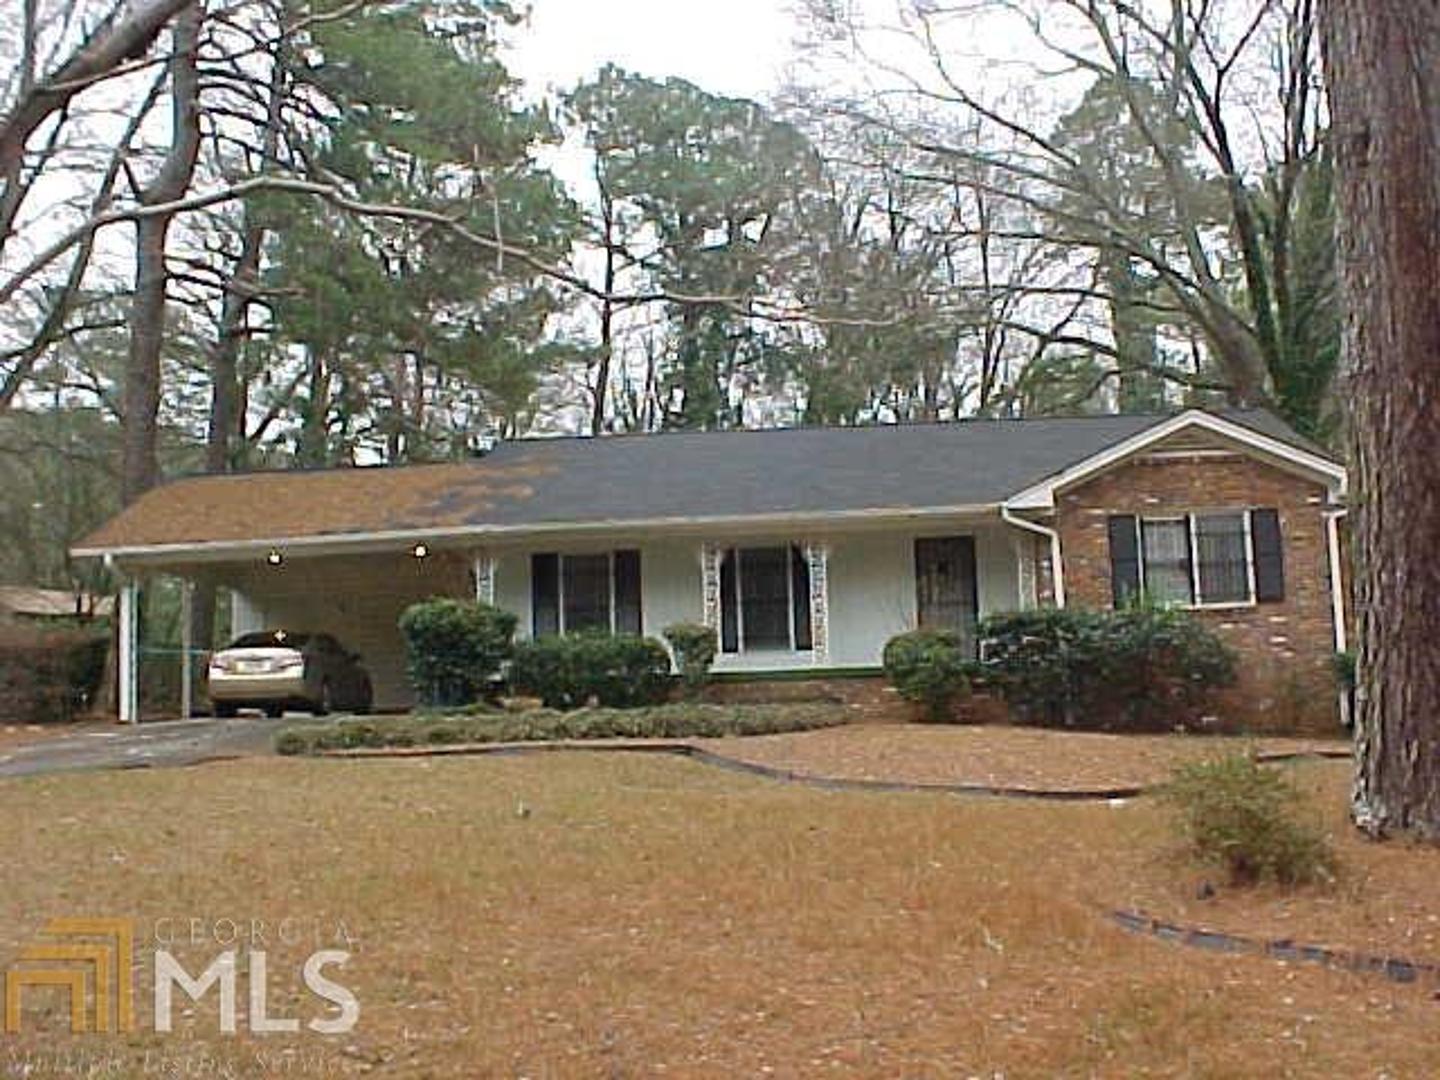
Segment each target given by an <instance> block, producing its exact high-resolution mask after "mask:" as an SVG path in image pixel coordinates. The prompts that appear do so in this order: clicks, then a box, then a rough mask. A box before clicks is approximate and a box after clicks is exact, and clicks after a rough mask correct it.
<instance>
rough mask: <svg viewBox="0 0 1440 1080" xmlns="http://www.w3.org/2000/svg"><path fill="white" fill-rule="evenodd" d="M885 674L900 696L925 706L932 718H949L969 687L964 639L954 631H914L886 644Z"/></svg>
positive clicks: (896, 637)
mask: <svg viewBox="0 0 1440 1080" xmlns="http://www.w3.org/2000/svg"><path fill="white" fill-rule="evenodd" d="M884 664H885V674H886V676H887V677H888V678H889V679H890V682H891V683H892V684H894V686H895V689H896V690H898V691H900V693H901V695H903V696H904V697H906V698H908V699H909V700H911V701H917V702H919V703H920V704H922V705H924V706H925V708H926V711H927V713H928V714H929V717H930V719H931V720H935V721H944V720H948V719H950V716H951V709H952V708H953V706H954V704H955V702H956V701H957V700H959V699H960V698H961V697H962V696H964V695H965V694H966V693H967V692H968V691H969V689H970V676H969V666H970V665H969V663H968V662H967V659H966V656H965V646H964V642H963V641H962V640H961V638H960V635H959V634H957V633H956V632H955V631H953V630H911V631H908V632H907V633H904V634H897V635H896V636H895V637H893V638H891V639H890V640H889V641H888V642H886V643H885V654H884Z"/></svg>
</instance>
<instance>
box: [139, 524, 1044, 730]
mask: <svg viewBox="0 0 1440 1080" xmlns="http://www.w3.org/2000/svg"><path fill="white" fill-rule="evenodd" d="M489 539H490V538H487V540H489ZM199 554H200V556H201V557H191V558H189V559H178V558H175V559H170V560H166V561H159V560H147V561H145V562H139V563H130V564H123V563H122V564H117V568H118V569H119V570H120V571H121V572H123V573H124V574H125V585H124V587H123V589H122V593H121V603H120V663H119V673H120V681H121V692H120V695H119V704H120V713H121V717H122V719H124V720H127V721H134V720H136V719H138V718H139V715H140V704H139V697H138V690H137V682H138V679H137V673H138V668H139V664H138V657H139V655H140V654H141V651H142V650H143V648H144V642H142V641H141V640H140V636H141V635H140V634H139V632H138V625H137V621H136V617H135V615H136V612H137V611H138V609H139V594H140V590H141V589H143V588H144V587H145V586H146V582H147V581H153V580H155V579H156V577H157V576H158V575H168V576H171V577H175V578H179V579H181V580H182V581H184V582H185V583H187V584H186V586H185V587H183V588H182V596H184V597H186V598H188V597H189V596H190V595H191V593H192V588H191V586H192V585H193V584H194V583H197V582H205V583H207V587H208V586H209V585H213V586H215V587H216V588H217V589H220V590H224V591H225V592H227V593H228V594H229V597H230V602H229V611H230V619H229V624H230V625H229V627H228V630H229V633H228V635H220V636H221V637H225V638H227V639H228V638H230V637H235V636H238V635H240V634H243V633H247V632H251V631H255V630H260V629H266V628H275V627H284V628H286V629H289V630H292V631H308V632H314V633H322V632H323V633H328V634H332V635H334V636H335V637H337V638H338V639H339V640H340V641H341V642H342V643H343V644H344V645H345V646H346V647H347V648H348V649H350V650H353V651H355V652H358V653H359V654H360V655H361V656H362V657H363V664H364V666H365V668H366V669H367V670H368V672H369V674H370V677H371V680H372V682H373V685H374V688H375V705H376V707H377V708H378V709H384V710H395V709H405V708H408V707H410V705H411V704H412V701H413V699H412V695H411V691H410V687H409V685H408V682H407V680H406V675H405V655H404V646H403V642H402V640H401V637H400V634H399V631H398V629H397V622H398V620H399V617H400V614H401V612H403V611H404V610H405V608H406V607H408V606H409V605H410V604H412V603H415V602H416V601H418V600H423V599H425V598H427V597H430V596H436V595H444V596H455V597H467V598H470V597H473V598H475V599H477V600H481V601H485V602H488V603H494V604H497V605H498V606H500V607H503V608H505V609H506V610H508V611H511V612H513V613H514V614H515V615H516V616H517V618H518V619H519V630H518V634H519V636H521V637H528V636H532V635H535V634H545V633H553V632H569V631H574V630H578V629H585V628H600V629H607V630H612V631H618V632H639V633H644V634H648V635H653V636H656V637H658V636H660V634H661V631H663V630H664V628H665V627H667V626H670V625H672V624H674V623H679V622H704V623H707V624H708V625H711V626H713V627H714V628H715V629H716V632H717V634H718V636H719V637H720V640H721V642H722V651H721V653H720V655H719V657H718V659H717V662H716V664H715V671H716V672H717V673H720V674H730V675H732V676H735V675H743V674H744V673H748V672H755V673H762V672H777V671H802V670H809V671H815V672H816V673H817V675H818V674H822V673H823V672H824V671H826V670H831V669H854V668H878V666H879V665H880V662H881V654H882V651H883V649H884V646H885V643H886V642H887V641H888V640H889V639H890V638H891V637H893V636H894V635H896V634H899V633H902V632H904V631H906V630H909V629H913V628H915V627H916V626H918V625H922V624H924V625H950V626H954V627H956V628H957V629H960V630H961V631H962V632H969V631H971V630H973V627H974V624H975V622H976V621H977V620H978V619H979V618H983V617H985V616H987V615H990V614H993V613H996V612H1002V611H1010V610H1015V609H1017V608H1024V607H1031V606H1034V605H1035V604H1036V603H1037V600H1038V599H1040V598H1043V597H1044V595H1045V590H1046V585H1045V582H1046V581H1047V580H1048V565H1046V563H1045V560H1044V556H1046V555H1048V546H1047V545H1046V544H1045V543H1044V542H1043V538H1042V537H1040V536H1037V535H1035V534H1034V533H1033V532H1031V531H1029V530H1026V529H1022V528H1019V527H1016V526H1015V525H1013V524H1010V523H1007V522H1006V521H1003V520H1001V519H1000V518H999V517H998V516H981V515H975V516H970V517H961V516H952V517H945V518H938V517H937V518H927V519H925V520H914V519H907V520H901V521H889V522H880V521H876V522H866V523H865V524H863V525H851V526H849V527H845V528H836V527H824V526H822V525H821V524H819V523H812V524H807V525H805V526H803V527H791V528H765V529H755V528H748V529H741V528H732V529H717V528H709V529H700V528H698V527H687V528H678V529H673V530H669V531H667V532H665V533H663V534H657V533H655V532H651V533H622V532H618V531H602V530H588V531H586V532H579V531H574V530H571V531H566V532H563V533H562V532H555V533H551V534H548V535H545V534H539V533H532V534H529V535H526V536H523V537H522V536H513V537H503V538H501V537H496V538H494V540H493V542H487V543H486V544H484V545H483V546H479V545H477V544H476V543H475V542H474V538H467V539H466V540H461V539H458V538H453V537H452V538H447V537H444V536H424V537H414V538H412V537H396V538H392V539H388V540H387V541H386V542H384V543H374V542H372V543H369V544H365V545H362V544H357V543H351V544H346V543H344V542H341V541H333V542H327V543H313V544H300V543H297V544H293V545H288V546H282V545H279V544H276V545H274V546H270V547H265V548H259V547H252V548H251V549H249V550H246V551H243V552H225V553H219V552H213V553H212V552H205V553H199ZM187 607H188V603H187ZM187 616H188V612H187V613H186V614H185V615H182V618H181V620H180V622H181V625H182V627H186V628H188V626H189V624H190V619H189V618H188V617H187ZM217 644H219V642H217ZM177 652H178V654H179V662H180V663H181V664H182V666H184V667H186V668H188V669H189V671H188V677H187V674H185V673H182V675H181V683H182V685H183V686H185V687H194V688H195V689H194V690H193V692H188V693H186V694H184V695H183V697H182V702H181V711H182V715H186V716H188V715H189V714H190V713H191V712H192V711H194V710H195V708H196V705H197V703H198V702H199V700H200V699H201V698H202V696H203V668H204V662H205V658H206V657H205V654H204V653H203V652H202V651H200V650H196V649H195V648H193V647H192V643H191V642H190V641H189V640H188V638H187V639H186V640H185V641H184V642H182V646H181V648H180V649H179V650H177Z"/></svg>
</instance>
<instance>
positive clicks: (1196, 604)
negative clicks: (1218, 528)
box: [1135, 506, 1258, 611]
mask: <svg viewBox="0 0 1440 1080" xmlns="http://www.w3.org/2000/svg"><path fill="white" fill-rule="evenodd" d="M1254 512H1255V508H1254V507H1251V506H1245V507H1240V508H1238V509H1237V508H1235V507H1212V508H1210V509H1207V510H1187V511H1184V512H1182V513H1179V514H1164V515H1149V514H1136V515H1135V550H1136V551H1137V552H1138V553H1139V563H1140V588H1141V590H1142V591H1143V590H1144V588H1145V527H1144V526H1145V522H1147V521H1152V522H1174V521H1184V522H1186V523H1187V526H1188V528H1189V530H1190V594H1191V597H1192V599H1191V602H1190V603H1188V604H1180V603H1177V604H1172V605H1171V606H1172V607H1178V608H1185V609H1187V610H1199V611H1224V610H1226V609H1227V608H1228V609H1236V608H1252V607H1255V606H1256V604H1257V603H1258V601H1257V600H1256V599H1255V534H1254V529H1253V527H1252V524H1251V519H1252V516H1253V514H1254ZM1236 514H1239V515H1240V520H1241V523H1242V525H1243V528H1244V533H1245V588H1246V592H1247V594H1248V595H1247V596H1246V598H1245V599H1244V600H1209V601H1207V600H1206V599H1205V598H1204V596H1203V595H1202V593H1201V591H1200V558H1199V550H1200V545H1199V542H1198V541H1199V532H1198V530H1197V529H1196V527H1195V523H1196V521H1198V520H1199V519H1200V518H1202V517H1233V516H1234V515H1236Z"/></svg>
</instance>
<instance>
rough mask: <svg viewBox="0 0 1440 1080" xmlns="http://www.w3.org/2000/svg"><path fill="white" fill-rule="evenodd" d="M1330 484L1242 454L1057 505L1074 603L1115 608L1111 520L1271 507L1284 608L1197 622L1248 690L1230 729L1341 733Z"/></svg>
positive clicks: (1151, 472)
mask: <svg viewBox="0 0 1440 1080" xmlns="http://www.w3.org/2000/svg"><path fill="white" fill-rule="evenodd" d="M1324 501H1325V488H1324V486H1323V485H1321V484H1318V483H1313V482H1310V481H1307V480H1305V479H1303V478H1300V477H1297V476H1295V475H1293V474H1291V473H1288V472H1285V471H1283V470H1281V469H1277V468H1275V467H1273V466H1270V465H1267V464H1265V463H1263V462H1260V461H1256V460H1254V459H1251V458H1248V457H1243V456H1240V455H1234V456H1228V457H1224V458H1219V457H1199V456H1197V457H1166V458H1157V459H1147V458H1140V459H1136V460H1134V461H1132V462H1129V463H1127V464H1124V465H1122V466H1119V467H1117V468H1116V469H1114V470H1112V471H1110V472H1107V473H1105V474H1103V475H1101V476H1099V477H1097V478H1095V479H1093V480H1090V481H1087V482H1086V483H1084V484H1081V485H1080V486H1078V487H1076V488H1074V489H1072V490H1070V491H1068V492H1066V493H1064V494H1063V495H1061V496H1059V497H1058V498H1057V507H1056V527H1057V528H1058V529H1059V531H1060V541H1061V550H1062V558H1063V559H1064V561H1065V589H1066V599H1067V603H1069V604H1070V605H1072V606H1077V607H1091V608H1108V607H1110V606H1111V587H1110V542H1109V535H1108V533H1107V522H1106V519H1107V517H1108V515H1110V514H1135V515H1138V516H1142V517H1143V516H1147V515H1157V516H1163V515H1165V514H1174V513H1183V512H1187V511H1204V510H1219V509H1227V508H1235V509H1241V508H1246V507H1274V508H1275V509H1277V510H1278V511H1279V513H1280V529H1281V536H1282V538H1283V543H1284V553H1285V599H1284V600H1283V601H1282V602H1279V603H1267V604H1259V605H1257V606H1254V607H1249V608H1238V609H1226V610H1216V611H1204V610H1200V611H1197V616H1198V617H1199V618H1201V619H1203V620H1204V621H1205V622H1207V623H1208V624H1210V625H1211V626H1212V627H1213V628H1214V629H1215V630H1216V631H1217V632H1218V633H1219V634H1220V635H1221V637H1222V638H1224V640H1226V641H1227V642H1228V643H1229V644H1230V645H1231V647H1232V648H1234V649H1235V651H1236V653H1237V654H1238V655H1239V660H1240V662H1239V669H1240V681H1239V684H1238V685H1237V686H1236V687H1235V688H1234V689H1233V690H1230V691H1227V692H1226V693H1225V694H1224V696H1223V699H1222V702H1221V705H1222V711H1223V713H1224V715H1222V716H1221V717H1220V719H1221V721H1222V723H1224V724H1226V726H1229V727H1237V728H1245V729H1251V730H1263V731H1295V732H1304V733H1311V734H1318V733H1324V734H1332V735H1333V734H1335V733H1336V732H1337V731H1338V714H1337V708H1336V695H1335V683H1334V677H1333V674H1332V666H1331V665H1332V657H1333V655H1334V651H1335V637H1334V627H1333V625H1332V616H1331V593H1330V563H1329V554H1328V548H1327V543H1326V532H1325V520H1324V515H1323V513H1322V504H1323V503H1324Z"/></svg>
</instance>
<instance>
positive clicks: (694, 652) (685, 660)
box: [663, 623, 720, 698]
mask: <svg viewBox="0 0 1440 1080" xmlns="http://www.w3.org/2000/svg"><path fill="white" fill-rule="evenodd" d="M663 634H664V637H665V640H666V641H668V642H669V643H670V648H671V649H673V650H674V652H675V666H676V667H677V668H679V670H680V679H681V681H682V682H683V683H684V684H685V692H686V694H688V695H689V696H690V697H692V698H693V697H698V696H699V694H700V691H701V690H703V689H704V688H705V684H706V683H707V682H709V681H710V667H711V665H712V664H714V663H715V654H716V653H717V652H718V651H719V645H720V643H719V640H718V639H717V637H716V634H715V628H714V627H713V626H703V625H701V624H700V623H676V624H675V625H674V626H667V627H666V628H665V629H664V631H663Z"/></svg>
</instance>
